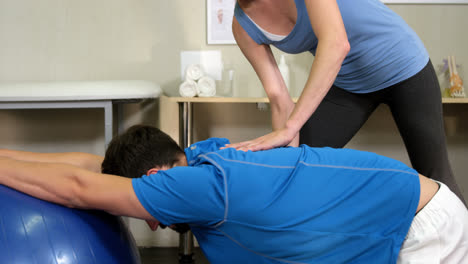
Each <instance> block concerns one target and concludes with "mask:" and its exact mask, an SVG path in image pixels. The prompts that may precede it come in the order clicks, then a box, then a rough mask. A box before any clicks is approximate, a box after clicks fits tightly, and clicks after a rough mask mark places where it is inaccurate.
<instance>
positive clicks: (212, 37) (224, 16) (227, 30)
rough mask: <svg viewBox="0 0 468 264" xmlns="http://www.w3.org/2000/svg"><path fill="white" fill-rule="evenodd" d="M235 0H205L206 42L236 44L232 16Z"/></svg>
mask: <svg viewBox="0 0 468 264" xmlns="http://www.w3.org/2000/svg"><path fill="white" fill-rule="evenodd" d="M235 4H236V0H206V20H207V43H208V44H236V40H235V39H234V35H233V34H232V18H233V16H234V7H235Z"/></svg>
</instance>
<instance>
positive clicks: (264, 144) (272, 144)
mask: <svg viewBox="0 0 468 264" xmlns="http://www.w3.org/2000/svg"><path fill="white" fill-rule="evenodd" d="M288 145H289V146H293V147H297V146H298V145H299V133H297V132H292V131H289V130H288V129H286V128H283V129H280V130H276V131H273V132H271V133H269V134H267V135H265V136H262V137H259V138H256V139H254V140H249V141H244V142H239V143H233V144H228V145H226V146H225V147H223V148H222V149H224V148H235V149H237V150H242V151H249V150H251V151H259V150H268V149H272V148H277V147H284V146H288Z"/></svg>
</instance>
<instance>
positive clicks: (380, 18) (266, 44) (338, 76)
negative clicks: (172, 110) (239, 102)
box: [228, 0, 463, 199]
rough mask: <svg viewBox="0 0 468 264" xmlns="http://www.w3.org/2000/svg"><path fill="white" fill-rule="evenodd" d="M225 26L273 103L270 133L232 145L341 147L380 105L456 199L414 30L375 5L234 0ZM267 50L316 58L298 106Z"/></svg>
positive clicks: (416, 161)
mask: <svg viewBox="0 0 468 264" xmlns="http://www.w3.org/2000/svg"><path fill="white" fill-rule="evenodd" d="M232 29H233V33H234V37H235V39H236V42H237V44H238V45H239V47H240V49H241V50H242V52H243V53H244V55H245V57H246V58H247V59H248V60H249V62H250V64H251V65H252V66H253V68H254V70H255V72H256V73H257V75H258V77H259V78H260V81H261V83H262V85H263V87H264V89H265V91H266V93H267V95H268V98H269V100H270V104H271V111H272V123H273V124H272V125H273V132H272V133H269V134H267V135H265V136H262V137H259V138H257V139H254V140H250V141H245V142H240V143H235V144H231V145H228V146H229V147H235V148H237V149H241V150H253V151H257V150H265V149H270V148H274V147H278V146H286V145H293V146H297V145H298V144H299V143H301V144H307V145H309V146H313V147H321V146H329V147H336V148H340V147H343V146H345V145H346V143H348V142H349V141H350V140H351V138H352V137H353V136H354V135H355V134H356V133H357V131H358V130H359V129H360V128H361V127H362V126H363V124H364V123H365V121H366V120H367V119H368V118H369V116H370V115H371V114H372V112H373V111H374V110H375V109H376V108H377V106H379V105H380V104H381V103H383V104H387V105H388V106H389V107H390V110H391V113H392V115H393V118H394V120H395V122H396V124H397V126H398V129H399V131H400V134H401V136H402V138H403V141H404V143H405V145H406V149H407V151H408V154H409V157H410V160H411V163H412V165H413V167H414V168H415V169H416V170H417V171H418V172H419V173H421V174H425V175H428V176H429V177H431V178H432V179H435V180H438V181H441V182H444V183H445V184H447V185H448V186H449V187H450V189H451V190H452V191H453V192H455V193H456V194H457V195H458V196H459V197H460V198H461V199H463V197H462V195H461V192H460V190H459V188H458V186H457V184H456V182H455V178H454V176H453V173H452V170H451V167H450V163H449V160H448V155H447V149H446V141H445V132H444V126H443V117H442V103H441V94H440V88H439V83H438V80H437V77H436V74H435V72H434V68H433V66H432V63H431V61H430V60H429V55H428V53H427V51H426V49H425V47H424V44H423V43H422V41H421V40H420V39H419V37H418V36H417V35H416V33H415V32H414V31H413V30H412V29H411V28H410V27H409V26H408V25H407V24H406V23H405V21H404V20H403V19H402V18H401V17H400V16H398V15H397V14H396V13H394V12H393V11H392V10H391V9H390V8H388V7H387V6H385V5H384V4H383V3H381V2H380V0H352V1H350V0H238V1H237V3H236V7H235V13H234V20H233V24H232ZM270 45H273V46H275V47H276V48H278V49H280V50H282V51H283V52H286V53H292V54H296V53H301V52H307V51H308V52H311V53H312V54H313V55H314V56H315V59H314V61H313V63H312V66H311V69H310V74H309V77H308V79H307V81H306V83H305V86H304V89H303V91H302V94H301V96H300V97H299V99H298V101H297V103H296V104H294V102H293V101H292V99H291V97H290V95H289V93H288V90H287V88H286V85H285V83H284V81H283V79H282V77H281V74H280V71H279V69H278V67H277V64H276V61H275V58H274V56H273V53H272V51H271V49H270ZM299 134H300V137H299ZM299 139H300V142H299Z"/></svg>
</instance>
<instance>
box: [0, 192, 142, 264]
mask: <svg viewBox="0 0 468 264" xmlns="http://www.w3.org/2000/svg"><path fill="white" fill-rule="evenodd" d="M0 263H2V264H3V263H5V264H30V263H37V264H75V263H76V264H94V263H95V264H105V263H109V264H116V263H122V264H134V263H140V255H139V253H138V248H137V246H136V244H135V240H134V239H133V236H132V235H131V233H130V232H129V230H128V228H127V226H126V224H125V223H124V222H123V220H122V218H121V217H117V216H113V215H110V214H108V213H106V212H102V211H94V210H79V209H71V208H67V207H64V206H60V205H57V204H53V203H49V202H46V201H43V200H39V199H36V198H33V197H31V196H29V195H26V194H24V193H21V192H18V191H15V190H13V189H10V188H8V187H6V186H3V185H0Z"/></svg>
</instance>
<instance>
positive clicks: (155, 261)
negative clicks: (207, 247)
mask: <svg viewBox="0 0 468 264" xmlns="http://www.w3.org/2000/svg"><path fill="white" fill-rule="evenodd" d="M194 253H195V255H194V257H193V259H194V260H195V262H194V264H209V262H208V260H206V258H205V256H204V255H203V253H202V251H201V250H200V248H195V250H194ZM140 256H141V264H179V249H178V248H140Z"/></svg>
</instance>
